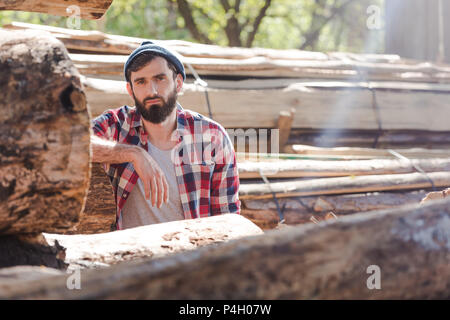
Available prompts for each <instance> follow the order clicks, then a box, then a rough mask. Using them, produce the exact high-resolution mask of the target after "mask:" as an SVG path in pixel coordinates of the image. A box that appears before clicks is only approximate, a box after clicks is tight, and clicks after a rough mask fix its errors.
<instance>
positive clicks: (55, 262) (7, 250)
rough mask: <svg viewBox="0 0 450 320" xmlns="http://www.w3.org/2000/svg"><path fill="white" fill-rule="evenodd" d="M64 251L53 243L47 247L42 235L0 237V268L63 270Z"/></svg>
mask: <svg viewBox="0 0 450 320" xmlns="http://www.w3.org/2000/svg"><path fill="white" fill-rule="evenodd" d="M64 259H65V249H64V248H63V247H61V246H60V245H59V243H58V242H57V241H54V242H53V244H52V245H49V244H48V242H47V240H46V239H45V238H44V237H43V236H42V235H29V236H28V235H27V236H17V235H7V236H1V237H0V268H6V267H12V266H18V265H30V266H47V267H51V268H56V269H65V268H66V267H67V266H68V265H67V264H65V263H64Z"/></svg>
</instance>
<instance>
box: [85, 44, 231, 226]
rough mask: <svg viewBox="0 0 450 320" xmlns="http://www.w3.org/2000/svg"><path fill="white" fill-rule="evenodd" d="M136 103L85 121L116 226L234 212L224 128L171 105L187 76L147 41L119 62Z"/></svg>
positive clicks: (170, 57)
mask: <svg viewBox="0 0 450 320" xmlns="http://www.w3.org/2000/svg"><path fill="white" fill-rule="evenodd" d="M124 73H125V79H126V81H127V84H126V85H127V91H128V94H129V95H130V96H131V97H132V98H133V99H134V102H135V107H129V106H126V105H125V106H122V107H120V108H118V109H111V110H107V111H105V112H104V113H103V114H102V115H100V116H99V117H97V118H96V119H94V120H93V121H92V129H93V133H94V135H93V136H92V138H91V146H92V158H93V161H94V162H100V163H103V164H104V168H105V171H106V173H107V175H108V177H109V179H110V181H111V184H112V187H113V191H114V197H115V200H116V229H127V228H133V227H137V226H141V225H147V224H153V223H161V222H168V221H174V220H181V219H192V218H201V217H207V216H211V215H217V214H224V213H237V214H239V213H240V201H239V198H238V190H239V177H238V173H237V166H236V157H235V153H234V148H233V144H232V143H231V141H230V138H229V137H228V135H227V133H226V131H225V129H224V128H223V127H222V126H221V125H220V124H218V123H217V122H215V121H213V120H211V119H208V118H207V117H205V116H203V115H201V114H199V113H196V112H193V111H190V110H187V109H183V108H182V107H181V105H180V104H179V103H178V102H177V95H178V93H179V92H180V91H181V89H182V86H183V82H184V81H185V80H186V74H185V70H184V67H183V64H182V63H181V62H180V60H179V59H178V58H177V57H176V56H175V55H174V54H173V53H172V52H170V51H169V50H167V49H166V48H163V47H161V46H158V45H156V44H154V43H152V42H150V41H145V42H143V43H142V44H141V45H140V46H139V47H138V48H137V49H136V50H134V51H133V52H132V53H131V54H130V56H129V57H128V59H127V62H126V63H125V66H124Z"/></svg>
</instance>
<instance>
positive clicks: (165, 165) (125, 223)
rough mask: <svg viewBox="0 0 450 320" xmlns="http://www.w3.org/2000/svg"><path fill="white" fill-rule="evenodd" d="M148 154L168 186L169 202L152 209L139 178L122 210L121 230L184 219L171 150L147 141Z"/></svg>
mask: <svg viewBox="0 0 450 320" xmlns="http://www.w3.org/2000/svg"><path fill="white" fill-rule="evenodd" d="M148 153H149V154H150V156H151V157H152V158H153V159H155V161H156V162H157V163H158V165H159V166H160V167H161V169H162V171H163V172H164V174H165V176H166V179H167V183H168V184H169V202H168V203H167V204H165V203H164V202H163V204H162V205H161V208H159V209H158V207H156V206H155V207H152V202H151V201H150V200H146V199H145V191H144V186H143V184H142V181H141V179H140V178H139V179H138V180H137V182H136V185H135V186H134V187H133V189H132V190H131V193H130V195H129V196H128V200H127V201H126V202H125V205H124V207H123V209H122V228H123V229H128V228H134V227H138V226H143V225H148V224H153V223H162V222H169V221H175V220H183V219H184V214H183V209H182V206H181V199H180V193H179V191H178V183H177V177H176V175H175V167H174V164H173V162H172V158H171V153H172V150H160V149H158V148H157V147H155V146H154V145H152V144H151V143H150V141H148ZM150 197H151V195H150Z"/></svg>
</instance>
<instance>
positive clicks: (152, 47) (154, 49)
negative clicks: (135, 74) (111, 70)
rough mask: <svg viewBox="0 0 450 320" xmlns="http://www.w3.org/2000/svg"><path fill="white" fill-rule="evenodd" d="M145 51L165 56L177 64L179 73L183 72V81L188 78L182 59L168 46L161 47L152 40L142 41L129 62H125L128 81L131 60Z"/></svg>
mask: <svg viewBox="0 0 450 320" xmlns="http://www.w3.org/2000/svg"><path fill="white" fill-rule="evenodd" d="M145 52H149V53H151V54H154V55H157V56H160V57H163V58H164V59H166V60H167V61H169V62H171V63H172V64H173V65H174V66H175V69H177V71H178V73H181V75H182V76H183V81H184V80H186V73H185V71H184V66H183V64H182V63H181V61H180V60H179V59H178V58H177V57H176V56H175V55H174V54H173V53H172V52H170V51H169V50H167V49H166V48H163V47H160V46H158V45H156V44H154V43H153V42H151V41H144V42H142V43H141V45H140V46H139V47H138V48H136V49H135V50H134V51H133V52H132V53H131V54H130V56H129V57H128V59H127V62H125V66H124V68H123V72H124V74H125V80H127V81H128V79H127V69H128V67H129V66H130V64H131V62H132V61H133V60H134V59H135V58H136V57H137V56H139V55H141V54H143V53H145Z"/></svg>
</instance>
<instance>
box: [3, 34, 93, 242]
mask: <svg viewBox="0 0 450 320" xmlns="http://www.w3.org/2000/svg"><path fill="white" fill-rule="evenodd" d="M0 47H1V48H2V50H1V51H0V70H2V72H1V73H0V110H1V111H2V112H1V115H0V170H1V172H2V174H1V175H0V234H15V233H40V232H42V231H48V232H63V231H65V230H68V229H70V228H71V227H73V225H74V224H75V223H76V222H77V221H78V217H79V214H80V212H81V211H82V208H83V205H84V200H85V196H86V191H87V187H88V183H89V136H90V123H89V114H88V111H87V107H86V98H85V95H84V92H83V90H82V85H81V83H80V78H79V73H78V72H77V70H76V69H75V67H74V66H73V64H72V62H71V61H70V59H69V57H68V55H67V51H66V49H65V48H64V46H63V44H62V43H61V42H60V41H58V40H56V39H55V38H52V37H50V36H48V35H47V34H45V35H43V34H41V33H37V32H27V33H23V32H18V31H2V30H0Z"/></svg>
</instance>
